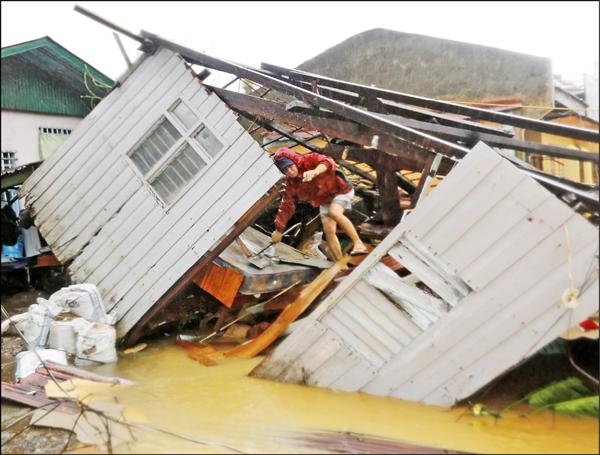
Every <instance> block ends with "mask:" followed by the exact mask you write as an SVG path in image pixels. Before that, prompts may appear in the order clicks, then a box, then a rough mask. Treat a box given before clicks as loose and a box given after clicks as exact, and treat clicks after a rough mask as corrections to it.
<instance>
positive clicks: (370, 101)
mask: <svg viewBox="0 0 600 455" xmlns="http://www.w3.org/2000/svg"><path fill="white" fill-rule="evenodd" d="M76 10H77V11H79V12H82V13H83V14H85V15H87V16H90V17H92V18H93V19H94V20H97V21H99V22H101V23H103V24H105V25H108V26H109V27H111V28H113V29H115V30H117V31H118V32H120V33H124V34H125V35H127V36H129V37H130V38H132V39H134V40H136V41H138V42H140V43H141V49H142V50H143V51H144V55H143V56H142V57H141V58H140V60H139V61H138V62H136V63H135V64H134V65H133V67H132V68H130V70H129V71H128V72H127V73H126V74H125V75H124V76H123V77H122V78H121V79H120V80H119V81H118V83H117V84H116V85H115V87H114V88H113V89H112V91H111V92H110V93H109V94H108V95H107V96H106V97H105V98H104V99H103V100H102V102H100V103H99V105H98V106H97V107H96V108H95V109H94V111H92V113H91V114H90V115H88V116H87V117H86V118H85V119H84V121H83V122H82V124H81V125H80V126H79V127H78V128H77V129H76V130H75V131H74V133H73V134H72V135H71V136H70V137H69V139H68V140H67V141H66V142H65V143H64V144H63V145H62V146H61V148H60V149H59V151H58V152H57V153H56V154H55V155H53V156H52V157H51V159H49V160H47V161H46V162H44V163H43V164H42V166H41V167H40V168H39V169H38V170H36V171H35V173H34V174H33V175H32V176H31V178H29V179H28V180H27V181H26V183H25V185H24V186H23V187H22V189H21V194H22V195H26V196H27V201H28V202H27V203H28V205H29V206H30V207H31V208H32V211H33V215H34V217H35V220H36V223H37V225H38V227H39V228H40V231H41V232H42V234H43V235H44V237H45V239H46V241H47V242H48V244H49V245H50V246H51V248H52V250H53V251H54V253H55V254H56V256H57V257H58V258H59V259H60V260H61V262H63V264H68V266H69V268H68V269H69V272H70V273H71V275H72V277H73V279H74V281H77V282H84V281H85V282H90V283H93V284H95V285H96V286H97V287H98V288H99V289H100V291H101V293H102V295H103V297H104V299H105V301H106V303H107V306H108V309H113V310H115V311H117V314H118V319H119V323H118V325H117V328H118V331H119V335H120V336H127V337H128V341H129V343H130V344H131V343H134V342H135V341H136V340H137V339H138V338H139V337H140V336H142V335H143V333H144V328H145V327H146V326H147V325H148V323H149V321H151V320H152V318H153V317H154V316H156V314H157V313H158V312H159V311H160V310H161V309H163V308H165V307H166V306H167V305H169V304H170V303H171V302H173V300H174V299H175V297H176V296H177V295H178V294H179V293H180V292H181V291H182V290H183V289H185V288H186V286H188V285H189V284H190V283H192V282H194V278H195V277H196V276H197V275H198V273H199V272H200V271H201V270H202V269H203V268H204V267H205V266H207V264H209V263H211V262H212V261H213V260H215V259H216V258H217V257H218V256H219V255H220V254H221V253H222V252H223V251H224V250H225V249H226V248H227V246H228V245H229V244H230V243H231V242H232V241H233V240H234V239H235V238H236V237H238V236H239V235H240V234H241V233H242V232H243V231H245V230H246V228H247V227H248V226H249V225H251V224H252V222H253V221H254V220H255V219H256V217H257V216H258V215H259V214H260V213H261V211H262V210H263V209H264V208H265V207H267V206H268V205H269V204H270V202H271V201H273V200H274V199H275V198H276V197H277V195H278V189H279V187H278V186H277V181H278V180H279V178H280V175H281V174H280V173H278V171H277V169H276V168H275V167H274V166H273V165H272V163H271V161H270V159H269V157H268V154H267V153H265V152H264V150H263V149H262V147H261V146H260V145H259V144H258V142H256V141H255V140H254V139H253V137H251V135H252V134H254V133H256V132H257V131H258V130H259V129H260V130H262V131H269V132H273V131H275V132H277V133H280V134H281V135H283V136H285V137H287V138H289V139H290V140H293V141H294V142H296V143H299V144H302V145H305V146H306V147H307V148H308V149H309V150H313V151H320V152H322V153H326V154H330V155H332V156H334V157H336V158H337V159H338V162H339V163H340V165H341V166H343V167H346V169H350V171H351V172H355V173H362V174H360V175H362V176H364V175H368V174H364V170H361V167H360V165H363V164H366V165H368V166H370V167H371V168H372V169H374V170H375V171H376V176H371V179H372V180H373V181H374V183H375V186H376V188H377V194H378V195H379V198H380V200H381V212H382V219H383V223H384V225H385V226H387V228H389V229H391V228H392V227H393V226H395V225H396V224H397V223H398V222H399V221H400V219H401V217H402V210H401V207H400V198H399V187H401V188H409V189H410V190H412V192H413V194H412V206H413V207H414V206H415V205H416V204H417V203H419V201H420V200H421V199H422V198H423V197H424V196H425V195H426V194H427V187H428V185H429V182H430V180H431V178H432V177H433V176H435V175H438V176H443V175H446V174H448V173H449V172H450V171H451V170H452V168H453V167H454V166H455V165H456V163H457V162H459V161H460V160H461V159H463V158H464V157H468V156H469V155H470V154H471V153H472V151H471V147H472V146H473V145H474V144H475V143H476V142H478V141H479V140H483V141H484V142H486V143H488V144H489V145H492V146H495V147H501V148H503V149H505V148H510V149H513V150H521V151H524V152H526V153H537V154H547V155H549V156H555V157H568V158H572V159H577V160H589V161H592V162H595V163H597V162H598V155H597V154H593V153H587V152H580V151H577V150H571V149H567V148H561V147H550V146H547V145H544V144H537V143H531V142H526V141H521V140H518V139H515V138H513V137H510V134H509V133H507V131H505V130H503V129H502V128H499V127H496V126H490V125H483V124H481V123H478V122H479V121H480V120H484V121H488V122H495V123H498V124H500V125H510V126H514V127H518V128H527V129H531V130H536V131H545V132H551V133H552V134H556V135H564V136H570V137H578V138H582V139H585V140H590V141H595V142H598V140H599V134H598V131H593V130H586V129H581V128H574V127H571V126H565V125H557V124H554V123H550V122H544V121H540V120H533V119H529V118H525V117H518V116H514V115H510V114H506V113H503V112H496V111H489V110H485V109H480V108H475V107H470V106H464V105H459V104H454V103H448V102H444V101H438V100H432V99H427V98H423V97H416V96H412V95H409V94H403V93H398V92H392V91H389V90H381V89H377V88H374V87H365V86H361V85H357V84H350V83H348V82H344V81H339V80H332V79H329V78H323V77H321V76H318V75H313V74H308V73H303V72H300V71H295V70H287V69H285V68H281V67H275V66H273V65H263V68H262V69H255V68H250V67H248V66H244V65H240V64H236V63H232V62H228V61H225V60H222V59H218V58H214V57H210V56H207V55H206V54H203V53H201V52H197V51H195V50H193V49H189V48H186V47H183V46H180V45H178V44H176V43H173V42H171V41H168V40H166V39H163V38H161V37H159V36H157V35H154V34H152V33H148V32H141V34H139V35H138V34H134V33H131V32H129V31H127V30H124V29H122V28H120V27H118V26H116V25H114V24H111V23H110V22H108V21H106V20H104V19H101V18H98V17H97V16H95V15H94V14H92V13H90V12H88V11H86V10H84V9H82V8H80V7H76ZM193 65H200V66H201V67H202V70H200V71H196V72H194V70H193V69H192V68H193ZM206 68H210V69H214V70H218V71H224V72H228V73H231V74H232V75H233V76H234V79H233V80H232V81H231V82H233V81H234V80H237V79H242V80H244V81H250V82H249V83H251V84H252V86H253V92H252V94H241V93H237V92H235V91H232V90H227V87H228V86H230V85H231V82H230V83H228V84H227V85H226V86H225V87H223V88H218V87H211V86H210V85H207V84H206V83H204V82H202V80H204V79H205V76H206V71H205V70H206ZM269 92H273V93H277V94H281V95H285V96H286V97H287V99H288V100H289V98H292V101H285V102H282V101H280V100H272V99H265V96H266V95H267V94H268V93H269ZM278 99H280V98H278ZM234 112H235V113H237V114H238V115H239V116H240V117H244V118H245V119H246V120H247V122H249V123H250V126H249V127H247V128H246V129H245V128H243V127H242V126H241V124H240V122H238V118H237V117H236V115H235V114H234ZM300 129H302V130H310V131H316V132H319V133H320V134H322V135H324V137H325V138H326V139H327V146H326V147H325V148H323V149H318V148H315V147H314V146H313V145H312V144H310V143H309V142H308V141H306V140H305V138H304V139H303V138H300V137H299V136H298V134H296V132H297V131H299V130H300ZM500 153H501V154H502V156H503V157H504V158H505V159H501V160H500V161H501V162H502V163H504V164H505V165H506V166H513V167H515V168H516V169H519V172H520V175H523V177H525V176H527V175H528V176H530V177H532V178H533V179H535V180H537V181H538V182H540V183H541V184H542V185H544V186H545V187H547V188H548V189H550V190H551V191H552V192H553V193H554V194H556V195H558V196H559V197H560V198H562V199H563V200H564V201H565V202H567V203H568V204H569V205H571V207H573V208H575V209H576V210H577V211H579V212H580V213H583V214H585V215H586V216H587V217H588V218H589V219H590V220H592V221H595V220H597V218H598V188H597V186H596V187H594V186H589V185H582V184H577V183H574V182H570V181H566V180H564V179H559V178H556V177H553V176H551V175H548V174H545V173H543V172H540V171H537V170H536V169H534V168H532V167H531V166H530V165H528V164H527V163H524V162H522V161H519V160H517V159H515V158H513V157H511V156H510V155H508V154H506V153H505V152H503V151H500ZM508 160H510V161H511V163H512V164H509V163H508ZM400 170H410V171H416V172H419V173H420V174H421V178H420V180H419V181H418V182H416V183H415V184H414V185H413V184H411V183H407V182H406V181H405V180H403V179H402V178H401V176H400V175H399V174H398V171H400ZM464 183H465V184H466V182H464Z"/></svg>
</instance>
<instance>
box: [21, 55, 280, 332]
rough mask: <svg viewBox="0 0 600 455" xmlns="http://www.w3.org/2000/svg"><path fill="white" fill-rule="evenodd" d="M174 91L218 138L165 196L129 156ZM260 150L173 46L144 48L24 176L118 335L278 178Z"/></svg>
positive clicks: (32, 199) (43, 224)
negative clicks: (168, 199) (216, 149)
mask: <svg viewBox="0 0 600 455" xmlns="http://www.w3.org/2000/svg"><path fill="white" fill-rule="evenodd" d="M178 99H182V100H184V101H185V102H186V103H187V105H188V106H190V107H191V108H192V109H193V110H194V112H195V113H196V114H197V115H198V117H199V118H200V119H201V121H202V123H204V124H205V125H206V127H208V128H209V129H210V131H211V132H212V133H213V134H214V135H215V136H216V137H217V138H218V139H219V141H220V142H221V143H222V144H223V145H224V148H223V150H222V151H221V152H220V153H219V154H218V155H217V156H216V157H215V158H213V159H212V160H210V161H209V163H208V165H207V166H206V167H205V168H203V169H202V170H201V171H200V172H199V173H198V175H196V176H195V177H194V178H193V179H192V180H191V181H190V182H189V183H188V184H187V186H186V187H185V188H184V190H183V191H181V194H179V195H178V196H177V197H176V198H175V199H174V201H173V202H172V203H171V204H169V205H165V204H164V203H163V202H162V201H161V200H160V198H159V197H158V196H157V195H156V193H155V192H154V191H153V190H152V188H151V187H150V185H149V184H148V183H147V182H146V181H145V180H144V178H143V176H142V175H141V173H140V172H139V171H138V170H137V168H136V166H135V165H134V164H133V162H132V161H131V159H130V158H129V157H128V153H130V152H131V151H132V150H133V149H134V147H135V146H136V144H138V143H139V142H140V141H141V140H142V139H143V138H144V137H145V136H146V135H147V134H148V132H149V131H150V130H151V129H152V127H153V126H154V125H156V123H157V122H158V121H159V119H160V118H161V116H163V115H164V113H165V111H167V109H168V108H169V107H170V106H172V105H173V104H174V103H175V102H176V101H177V100H178ZM280 176H281V174H280V173H279V171H278V170H277V168H276V167H275V166H273V164H272V162H271V160H270V158H269V157H268V155H267V154H266V153H265V152H264V151H263V150H262V148H261V147H260V146H259V145H258V144H257V143H256V142H255V141H254V140H253V139H252V138H251V137H250V135H249V134H247V133H246V132H245V131H244V129H243V128H242V127H241V125H240V124H239V123H238V122H237V118H236V116H235V115H234V114H233V112H232V111H231V110H230V109H229V108H228V107H227V105H226V104H225V103H223V102H222V101H221V100H220V99H219V98H218V97H217V96H216V95H214V94H212V93H210V92H208V90H206V89H205V88H204V87H203V86H202V85H201V84H200V83H199V81H198V80H197V79H196V78H195V77H194V75H193V74H192V72H191V71H190V70H189V69H188V68H186V66H185V64H184V61H183V60H182V59H181V58H180V57H179V56H178V55H176V54H174V53H173V52H171V51H169V50H166V49H160V50H158V51H157V52H156V53H155V54H154V55H153V56H151V57H143V58H142V61H141V62H140V63H139V65H138V66H137V68H136V69H135V70H134V71H133V72H132V73H131V74H130V75H129V77H128V78H127V79H126V80H125V81H124V82H123V84H122V85H121V86H120V87H118V88H116V89H114V90H113V91H112V92H111V93H110V94H109V95H108V96H107V97H106V98H105V99H104V100H102V102H101V103H100V104H99V105H98V107H96V109H94V110H93V111H92V113H91V114H90V116H88V117H86V119H85V120H84V121H83V122H82V126H81V127H79V128H77V129H76V130H75V131H74V133H73V134H72V136H71V137H70V138H69V140H67V141H66V142H65V143H64V144H63V145H62V147H61V148H60V149H59V150H58V151H57V153H55V154H54V155H53V156H52V157H51V158H50V159H49V160H47V161H45V162H44V163H43V164H42V166H40V168H39V169H38V170H37V171H36V172H35V173H34V174H33V175H32V176H31V178H30V179H28V181H27V182H26V184H25V185H24V188H23V191H22V192H23V193H28V204H29V205H30V206H31V207H32V210H33V212H34V216H35V219H36V224H37V225H38V226H39V228H40V231H41V232H42V235H43V236H44V238H45V239H46V240H47V241H48V244H49V245H50V247H51V248H52V250H53V252H54V253H55V254H56V255H57V257H58V258H59V260H60V261H61V262H63V263H69V267H68V270H69V273H70V274H71V277H72V279H73V281H74V282H78V283H83V282H86V283H92V284H95V285H96V286H98V288H99V290H100V292H101V294H102V296H103V298H104V300H105V303H106V305H107V309H109V310H114V311H116V312H117V315H118V319H119V323H118V326H117V330H118V334H119V336H122V335H124V334H126V333H127V332H128V331H129V330H130V329H131V328H132V327H133V326H134V325H135V323H136V322H137V321H138V320H139V319H140V318H141V317H142V316H143V315H144V314H145V313H146V312H147V311H148V310H149V309H150V307H151V306H152V305H153V304H154V303H155V302H156V301H157V300H158V299H159V298H160V297H161V296H162V295H163V294H164V293H165V292H166V291H167V290H168V289H169V288H170V287H171V286H172V285H173V284H175V283H176V282H177V281H178V280H179V278H180V277H181V276H182V275H183V274H184V273H185V272H186V271H187V270H188V269H189V268H190V267H191V266H192V265H193V264H194V263H195V262H196V261H197V260H198V259H200V258H201V257H202V256H203V255H204V254H205V253H206V251H207V250H208V249H209V248H210V247H211V246H213V245H214V243H215V242H216V241H218V239H219V238H221V237H222V236H223V235H224V234H225V233H226V232H228V230H229V229H230V228H231V227H232V226H233V224H234V223H235V222H236V221H237V220H238V219H239V218H240V217H241V216H242V215H243V214H244V213H245V212H246V211H247V210H248V209H249V208H250V207H251V206H252V205H253V204H254V203H255V202H256V201H257V200H258V199H259V198H260V197H262V196H263V195H264V193H265V192H266V191H267V190H268V189H269V188H270V187H271V186H272V185H273V184H274V183H275V182H276V181H277V180H278V179H279V178H280Z"/></svg>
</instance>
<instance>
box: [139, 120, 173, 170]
mask: <svg viewBox="0 0 600 455" xmlns="http://www.w3.org/2000/svg"><path fill="white" fill-rule="evenodd" d="M180 137H181V135H180V134H179V132H178V131H177V130H176V129H175V127H174V126H173V125H171V124H170V123H169V122H168V121H167V119H163V120H162V121H161V122H160V123H159V125H158V126H157V127H156V129H155V130H154V131H153V132H152V133H151V134H150V136H148V137H147V138H146V139H145V140H144V142H142V143H141V144H140V145H139V146H138V148H137V149H136V150H135V151H134V152H133V153H132V154H131V155H130V156H131V159H132V160H133V162H134V163H135V165H136V167H137V168H138V169H139V170H140V172H141V173H142V174H144V175H146V174H147V173H148V172H149V171H150V169H152V167H153V166H154V165H155V164H156V163H157V162H158V161H159V160H160V159H161V158H162V157H163V156H164V155H165V153H167V151H168V150H169V149H170V148H171V147H172V146H173V145H174V144H175V142H177V140H178V139H179V138H180Z"/></svg>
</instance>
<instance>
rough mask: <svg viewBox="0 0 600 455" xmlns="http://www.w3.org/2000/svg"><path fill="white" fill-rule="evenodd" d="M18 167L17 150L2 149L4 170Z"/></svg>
mask: <svg viewBox="0 0 600 455" xmlns="http://www.w3.org/2000/svg"><path fill="white" fill-rule="evenodd" d="M16 167H17V154H16V152H8V151H7V152H5V151H4V150H2V170H4V169H14V168H16Z"/></svg>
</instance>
